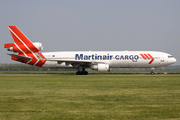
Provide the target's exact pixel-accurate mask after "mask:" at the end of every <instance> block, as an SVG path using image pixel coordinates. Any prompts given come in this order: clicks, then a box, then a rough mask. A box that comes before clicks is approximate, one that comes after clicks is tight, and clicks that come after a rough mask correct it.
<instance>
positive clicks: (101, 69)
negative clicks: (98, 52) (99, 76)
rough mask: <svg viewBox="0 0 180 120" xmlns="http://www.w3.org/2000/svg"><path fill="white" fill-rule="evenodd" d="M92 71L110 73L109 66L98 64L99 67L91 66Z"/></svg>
mask: <svg viewBox="0 0 180 120" xmlns="http://www.w3.org/2000/svg"><path fill="white" fill-rule="evenodd" d="M91 69H92V70H96V71H99V72H108V71H110V68H109V65H108V64H97V65H92V66H91Z"/></svg>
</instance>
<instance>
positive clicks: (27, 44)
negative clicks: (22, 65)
mask: <svg viewBox="0 0 180 120" xmlns="http://www.w3.org/2000/svg"><path fill="white" fill-rule="evenodd" d="M9 30H10V32H11V35H12V37H13V39H14V42H15V43H16V44H17V46H18V47H19V48H20V49H21V50H23V51H24V52H25V53H31V51H32V52H39V50H38V49H37V48H36V47H35V46H34V45H33V43H32V42H31V41H30V40H29V39H28V38H27V37H26V36H25V35H24V34H23V33H22V32H21V31H20V30H19V29H18V28H17V27H16V26H9ZM19 48H17V50H14V52H20V53H21V52H22V51H21V50H20V49H19Z"/></svg>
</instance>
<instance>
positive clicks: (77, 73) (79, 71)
mask: <svg viewBox="0 0 180 120" xmlns="http://www.w3.org/2000/svg"><path fill="white" fill-rule="evenodd" d="M87 74H88V72H87V71H85V68H82V67H79V68H78V71H77V72H76V75H87Z"/></svg>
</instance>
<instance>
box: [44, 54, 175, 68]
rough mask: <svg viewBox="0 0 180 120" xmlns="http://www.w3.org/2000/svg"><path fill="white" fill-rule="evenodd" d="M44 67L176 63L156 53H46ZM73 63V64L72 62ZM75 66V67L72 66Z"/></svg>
mask: <svg viewBox="0 0 180 120" xmlns="http://www.w3.org/2000/svg"><path fill="white" fill-rule="evenodd" d="M42 54H43V56H44V57H45V58H46V59H47V60H46V62H45V64H44V65H43V67H78V66H76V65H79V64H80V63H81V65H83V63H91V64H90V65H89V66H87V67H89V68H90V67H91V65H92V64H98V63H103V64H108V65H109V68H157V67H163V66H167V65H170V64H173V63H175V62H176V59H175V58H174V57H172V56H171V55H170V54H168V53H164V52H156V51H82V52H81V51H77V52H74V51H73V52H45V53H42ZM71 61H72V62H71ZM72 64H73V65H72Z"/></svg>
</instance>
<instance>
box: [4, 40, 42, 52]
mask: <svg viewBox="0 0 180 120" xmlns="http://www.w3.org/2000/svg"><path fill="white" fill-rule="evenodd" d="M4 47H5V48H7V50H8V51H13V52H18V53H20V52H22V51H24V52H26V53H28V52H29V50H31V51H33V52H38V51H41V50H43V44H42V43H39V42H35V43H33V44H27V45H24V44H20V45H18V46H17V45H16V44H15V43H7V44H5V45H4Z"/></svg>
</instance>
